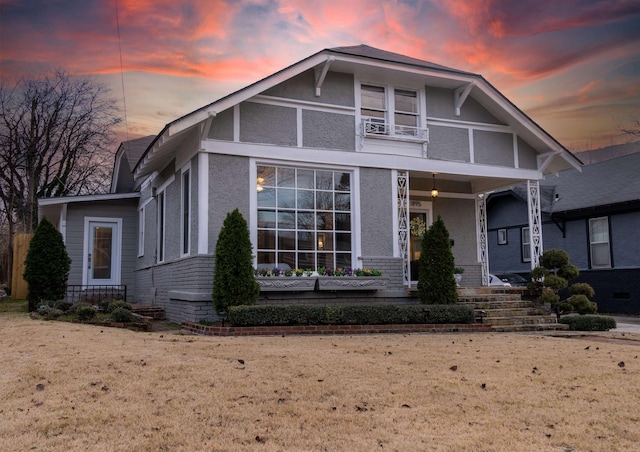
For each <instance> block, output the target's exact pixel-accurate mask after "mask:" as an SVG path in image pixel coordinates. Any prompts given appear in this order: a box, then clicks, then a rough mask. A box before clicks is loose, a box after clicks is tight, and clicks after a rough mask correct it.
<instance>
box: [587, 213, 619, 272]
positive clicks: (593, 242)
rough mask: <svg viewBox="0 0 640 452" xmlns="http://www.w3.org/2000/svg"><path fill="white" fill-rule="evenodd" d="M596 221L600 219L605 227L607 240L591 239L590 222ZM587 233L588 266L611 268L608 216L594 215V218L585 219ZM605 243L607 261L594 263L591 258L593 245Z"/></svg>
mask: <svg viewBox="0 0 640 452" xmlns="http://www.w3.org/2000/svg"><path fill="white" fill-rule="evenodd" d="M596 221H602V222H603V223H604V224H605V225H606V228H607V240H601V241H594V240H593V234H592V232H593V230H592V226H591V225H592V223H594V222H596ZM587 234H588V240H589V267H590V268H593V269H604V268H612V267H613V259H612V256H611V228H610V224H609V217H608V216H604V217H596V218H589V220H588V221H587ZM603 244H606V245H607V254H606V255H607V261H608V262H607V263H606V264H594V258H593V255H594V253H593V249H594V245H603Z"/></svg>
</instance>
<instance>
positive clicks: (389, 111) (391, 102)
mask: <svg viewBox="0 0 640 452" xmlns="http://www.w3.org/2000/svg"><path fill="white" fill-rule="evenodd" d="M358 88H359V93H358V101H359V103H360V105H359V108H358V109H357V112H358V114H359V121H360V123H361V124H362V125H363V126H364V125H365V124H366V123H365V121H366V120H367V119H369V120H371V122H370V124H371V126H370V130H367V129H366V128H364V127H363V132H364V135H365V136H370V137H379V138H391V139H396V140H403V139H405V140H415V139H416V138H418V139H424V137H423V136H422V135H423V132H420V131H421V130H422V129H424V125H423V123H424V118H426V97H425V91H424V88H415V87H414V88H409V87H403V86H395V85H384V84H377V83H372V82H366V81H358ZM367 89H371V90H373V89H378V90H382V91H383V92H384V103H385V105H384V109H378V108H375V107H374V108H370V107H365V106H364V103H363V95H362V94H363V92H364V91H366V90H367ZM402 93H410V94H415V99H416V108H415V112H412V111H405V110H398V109H397V107H396V96H397V95H401V94H402ZM363 110H371V111H380V112H383V117H382V118H378V117H375V116H371V115H366V114H364V113H363ZM397 115H403V116H407V115H410V116H413V117H415V125H413V126H407V125H405V124H397V123H396V116H397ZM382 121H384V122H382ZM403 128H405V129H404V130H403ZM412 128H413V129H412ZM414 129H415V130H414Z"/></svg>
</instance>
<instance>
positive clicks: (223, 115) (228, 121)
mask: <svg viewBox="0 0 640 452" xmlns="http://www.w3.org/2000/svg"><path fill="white" fill-rule="evenodd" d="M208 136H209V138H212V139H214V140H225V141H233V108H228V109H226V110H225V111H223V112H220V113H218V114H217V115H216V117H215V118H213V120H212V121H211V128H210V129H209V135H208Z"/></svg>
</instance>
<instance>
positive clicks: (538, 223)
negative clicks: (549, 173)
mask: <svg viewBox="0 0 640 452" xmlns="http://www.w3.org/2000/svg"><path fill="white" fill-rule="evenodd" d="M527 205H528V207H529V246H530V250H531V269H532V270H533V269H534V268H536V267H537V266H538V265H540V255H541V254H542V219H541V218H540V184H539V183H538V181H537V180H528V181H527Z"/></svg>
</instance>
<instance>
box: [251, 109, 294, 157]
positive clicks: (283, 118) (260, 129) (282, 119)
mask: <svg viewBox="0 0 640 452" xmlns="http://www.w3.org/2000/svg"><path fill="white" fill-rule="evenodd" d="M296 127H297V125H296V109H295V108H289V107H280V106H277V105H265V104H256V103H252V102H243V103H242V104H240V141H244V142H248V143H266V144H275V145H280V146H295V145H296V144H297V129H296Z"/></svg>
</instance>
